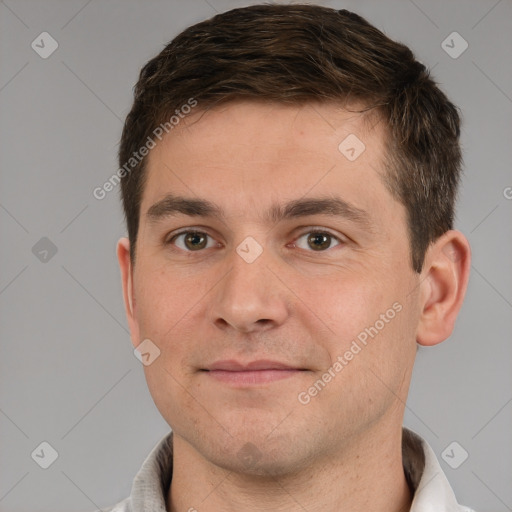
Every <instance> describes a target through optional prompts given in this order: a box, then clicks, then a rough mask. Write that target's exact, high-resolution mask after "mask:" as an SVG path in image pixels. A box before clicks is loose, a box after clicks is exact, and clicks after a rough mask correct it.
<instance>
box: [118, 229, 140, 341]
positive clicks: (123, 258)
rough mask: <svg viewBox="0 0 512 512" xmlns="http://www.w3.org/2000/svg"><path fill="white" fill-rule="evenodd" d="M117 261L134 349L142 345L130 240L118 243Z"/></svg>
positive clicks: (124, 239)
mask: <svg viewBox="0 0 512 512" xmlns="http://www.w3.org/2000/svg"><path fill="white" fill-rule="evenodd" d="M117 260H118V261H119V268H120V270H121V281H122V284H123V298H124V308H125V311H126V318H127V319H128V326H129V327H130V333H131V339H132V344H133V346H134V347H137V346H138V345H139V343H140V338H139V332H140V331H139V323H138V320H137V315H136V311H137V308H136V302H135V296H134V292H133V268H132V263H131V260H130V241H129V240H128V238H121V239H119V241H118V242H117Z"/></svg>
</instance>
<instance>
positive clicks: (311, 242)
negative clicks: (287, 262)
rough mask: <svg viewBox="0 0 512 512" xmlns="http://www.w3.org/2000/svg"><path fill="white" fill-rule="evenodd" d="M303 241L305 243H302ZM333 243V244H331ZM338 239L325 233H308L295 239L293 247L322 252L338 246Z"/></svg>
mask: <svg viewBox="0 0 512 512" xmlns="http://www.w3.org/2000/svg"><path fill="white" fill-rule="evenodd" d="M303 240H305V242H304V241H303ZM333 242H335V243H334V244H333ZM340 243H341V242H340V239H339V238H338V237H336V236H334V235H332V234H331V233H329V232H327V231H309V232H307V233H304V234H303V235H301V236H299V238H297V240H296V242H295V245H296V246H297V247H299V248H300V249H304V250H306V251H308V250H309V251H311V250H312V251H315V252H324V251H326V250H327V249H330V248H331V247H335V246H336V245H340Z"/></svg>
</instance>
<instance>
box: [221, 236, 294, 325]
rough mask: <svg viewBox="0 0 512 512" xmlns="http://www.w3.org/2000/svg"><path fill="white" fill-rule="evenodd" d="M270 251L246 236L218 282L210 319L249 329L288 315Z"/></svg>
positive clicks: (279, 320)
mask: <svg viewBox="0 0 512 512" xmlns="http://www.w3.org/2000/svg"><path fill="white" fill-rule="evenodd" d="M271 262H272V258H271V255H270V252H269V251H268V250H266V249H264V248H263V247H262V246H261V245H260V244H259V243H258V242H256V240H254V239H251V237H248V238H246V239H245V240H244V241H243V242H242V243H240V244H239V245H238V246H237V247H236V249H234V250H233V253H232V254H231V257H230V258H229V272H228V273H227V274H226V275H225V276H224V278H223V279H222V280H221V282H220V283H219V286H218V287H217V293H216V295H215V297H214V301H213V304H212V311H211V314H212V321H213V322H215V323H216V325H217V326H219V327H220V326H223V327H224V328H226V327H227V326H231V327H232V328H235V329H237V330H240V331H244V332H250V331H252V330H255V329H261V327H262V326H263V325H268V324H280V323H282V322H283V321H284V318H285V316H286V314H287V306H286V297H285V290H284V289H283V287H282V286H280V285H279V282H278V280H277V278H276V276H275V275H274V273H273V272H272V271H271V270H270V268H269V264H270V263H271Z"/></svg>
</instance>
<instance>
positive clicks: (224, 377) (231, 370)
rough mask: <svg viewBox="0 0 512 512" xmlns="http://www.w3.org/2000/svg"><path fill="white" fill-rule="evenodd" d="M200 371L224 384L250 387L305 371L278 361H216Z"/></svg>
mask: <svg viewBox="0 0 512 512" xmlns="http://www.w3.org/2000/svg"><path fill="white" fill-rule="evenodd" d="M202 371H204V372H206V373H207V375H208V377H211V378H213V379H215V380H217V381H220V382H224V383H226V384H233V385H239V386H251V385H257V384H268V383H271V382H275V381H279V380H283V379H288V378H290V377H293V376H297V375H299V374H301V373H302V372H304V371H307V370H306V369H305V368H298V367H294V366H291V365H288V364H285V363H281V362H278V361H268V360H259V361H251V362H250V363H247V364H242V363H240V362H238V361H234V360H226V361H217V362H216V363H213V364H212V365H210V366H209V367H208V368H206V369H204V370H202Z"/></svg>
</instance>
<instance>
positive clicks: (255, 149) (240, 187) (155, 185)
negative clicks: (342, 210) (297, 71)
mask: <svg viewBox="0 0 512 512" xmlns="http://www.w3.org/2000/svg"><path fill="white" fill-rule="evenodd" d="M361 107H362V106H361V105H352V106H351V107H350V108H349V109H348V110H347V109H346V108H342V107H341V106H340V105H338V104H334V103H308V104H304V105H300V106H292V105H283V104H276V103H263V102H258V101H244V102H233V103H228V104H225V105H222V106H218V107H216V108H214V109H212V110H208V111H196V112H194V113H193V114H192V115H190V116H186V117H184V118H183V119H182V120H181V121H180V123H179V125H178V126H176V127H175V128H174V129H173V130H171V131H170V132H169V134H168V135H166V136H165V137H164V138H163V139H162V141H161V142H159V143H158V144H157V145H156V147H155V148H153V149H152V150H151V151H150V154H149V156H148V165H147V167H146V169H147V171H146V172H147V173H148V175H147V177H146V178H147V179H146V186H145V191H144V195H143V202H142V213H144V212H146V211H147V210H148V208H149V207H150V206H151V204H153V203H154V202H155V201H156V200H158V199H159V198H161V197H162V196H164V195H165V194H168V193H169V192H173V193H180V194H181V195H187V196H199V197H209V198H211V200H212V201H214V202H217V203H222V204H224V205H225V206H226V209H229V208H230V207H232V211H233V213H234V214H235V212H236V214H244V212H245V211H246V210H247V208H248V206H252V207H254V208H256V209H258V207H259V205H262V203H268V204H270V203H275V202H276V199H287V200H295V199H298V198H299V197H303V196H305V195H307V194H312V195H326V194H331V193H333V192H339V193H341V194H343V195H344V196H345V199H346V200H347V201H350V202H351V203H354V204H355V205H356V206H358V207H360V208H364V207H365V205H366V206H368V205H370V204H371V205H373V207H376V206H378V205H379V204H380V203H389V202H394V199H393V198H392V196H391V195H390V194H389V192H388V191H387V189H386V188H385V186H384V184H383V181H382V176H383V175H384V173H385V170H384V147H385V144H384V141H385V128H384V126H383V123H382V122H380V117H379V116H378V114H376V113H365V114H362V113H361V112H360V110H361ZM313 193H314V194H313Z"/></svg>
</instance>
